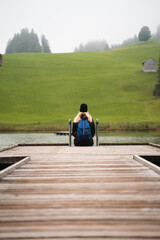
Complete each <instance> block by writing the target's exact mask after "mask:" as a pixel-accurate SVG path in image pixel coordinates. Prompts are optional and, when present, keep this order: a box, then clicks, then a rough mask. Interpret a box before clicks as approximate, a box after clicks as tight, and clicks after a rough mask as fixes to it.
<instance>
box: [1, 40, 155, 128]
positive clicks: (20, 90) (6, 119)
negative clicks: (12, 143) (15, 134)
mask: <svg viewBox="0 0 160 240" xmlns="http://www.w3.org/2000/svg"><path fill="white" fill-rule="evenodd" d="M159 50H160V39H154V40H150V41H148V42H146V43H142V42H141V43H137V44H134V45H130V46H127V47H123V48H120V49H116V50H113V51H104V52H79V53H66V54H38V53H37V54H31V53H26V54H21V53H19V54H8V55H4V56H3V66H2V67H1V68H0V123H22V124H23V123H36V122H40V123H43V122H52V123H57V122H60V123H65V122H68V119H69V118H71V119H73V118H74V116H75V115H76V114H77V112H78V110H79V106H80V104H81V103H83V102H84V103H87V104H88V106H89V112H90V113H91V114H92V116H93V118H94V119H96V118H99V121H100V122H101V123H104V122H142V121H159V120H160V111H159V108H160V100H159V99H155V98H154V97H153V95H152V92H153V89H154V86H155V84H156V81H157V78H156V75H157V74H156V73H143V72H142V71H141V70H142V62H143V61H145V60H146V59H147V58H150V57H152V58H154V59H156V60H158V56H159Z"/></svg>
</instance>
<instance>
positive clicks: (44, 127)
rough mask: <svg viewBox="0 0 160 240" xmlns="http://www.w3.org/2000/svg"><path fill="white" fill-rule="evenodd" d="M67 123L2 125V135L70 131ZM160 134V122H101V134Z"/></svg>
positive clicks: (0, 129) (0, 125)
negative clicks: (116, 132) (117, 132)
mask: <svg viewBox="0 0 160 240" xmlns="http://www.w3.org/2000/svg"><path fill="white" fill-rule="evenodd" d="M68 129H69V124H67V123H30V124H9V123H0V133H11V132H13V133H20V132H22V133H24V132H26V133H38V132H39V133H49V132H52V133H53V132H57V131H68ZM115 131H119V132H129V131H131V132H137V131H138V132H151V131H152V132H160V122H137V123H132V122H121V123H109V122H108V123H101V122H99V132H101V133H103V132H104V133H105V132H115Z"/></svg>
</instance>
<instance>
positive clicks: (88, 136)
mask: <svg viewBox="0 0 160 240" xmlns="http://www.w3.org/2000/svg"><path fill="white" fill-rule="evenodd" d="M72 132H73V136H74V137H75V139H74V145H75V146H93V137H94V134H95V125H94V121H93V119H92V117H91V115H90V114H89V113H88V107H87V105H86V104H84V103H83V104H81V106H80V112H79V113H78V115H77V116H76V117H75V119H74V121H73V130H72Z"/></svg>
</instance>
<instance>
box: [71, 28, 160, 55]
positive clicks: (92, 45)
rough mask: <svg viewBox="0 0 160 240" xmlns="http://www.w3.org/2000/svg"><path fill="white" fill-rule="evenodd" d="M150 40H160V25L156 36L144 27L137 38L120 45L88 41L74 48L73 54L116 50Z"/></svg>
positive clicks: (102, 41)
mask: <svg viewBox="0 0 160 240" xmlns="http://www.w3.org/2000/svg"><path fill="white" fill-rule="evenodd" d="M150 38H160V24H159V25H158V27H157V32H156V34H152V35H151V32H150V29H149V27H147V26H144V27H142V28H141V30H140V32H139V34H138V36H137V35H134V36H133V37H130V38H128V39H126V40H124V41H123V42H122V43H121V44H111V46H110V47H109V45H108V43H107V41H106V40H99V41H90V42H88V43H86V44H82V43H81V44H80V45H79V47H75V49H74V52H85V51H86V52H89V51H104V50H112V49H116V48H120V47H123V46H127V45H130V44H133V43H137V42H139V41H147V40H149V39H150Z"/></svg>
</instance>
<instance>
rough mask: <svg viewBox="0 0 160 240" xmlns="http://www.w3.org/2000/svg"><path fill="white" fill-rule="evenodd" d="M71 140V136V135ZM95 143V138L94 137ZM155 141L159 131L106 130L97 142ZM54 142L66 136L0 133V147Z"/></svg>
mask: <svg viewBox="0 0 160 240" xmlns="http://www.w3.org/2000/svg"><path fill="white" fill-rule="evenodd" d="M72 142H73V137H72ZM94 142H95V143H96V139H94ZM148 142H152V143H157V144H160V132H159V133H157V132H143V133H142V132H108V133H103V134H100V136H99V143H148ZM35 143H40V144H43V143H45V144H47V143H49V144H54V143H69V137H68V136H63V135H61V136H57V135H56V134H54V133H0V148H3V147H7V146H12V145H15V144H35Z"/></svg>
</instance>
